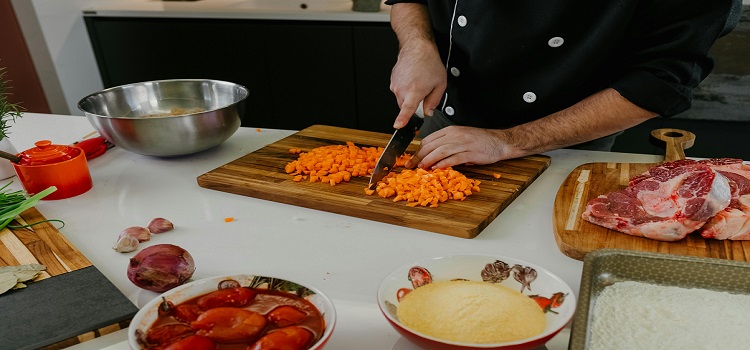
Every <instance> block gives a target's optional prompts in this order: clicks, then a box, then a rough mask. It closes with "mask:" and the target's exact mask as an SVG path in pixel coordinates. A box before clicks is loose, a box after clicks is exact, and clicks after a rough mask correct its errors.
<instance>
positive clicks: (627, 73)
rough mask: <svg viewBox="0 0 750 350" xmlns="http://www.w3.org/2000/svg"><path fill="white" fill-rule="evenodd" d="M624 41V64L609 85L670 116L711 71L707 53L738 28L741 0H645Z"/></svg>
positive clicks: (685, 106) (689, 99) (689, 100)
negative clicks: (721, 38)
mask: <svg viewBox="0 0 750 350" xmlns="http://www.w3.org/2000/svg"><path fill="white" fill-rule="evenodd" d="M643 4H644V5H643V6H641V7H640V8H639V9H638V10H637V11H636V12H637V13H635V15H634V16H633V18H635V19H636V20H635V21H633V22H632V23H631V25H630V27H629V28H628V35H627V37H626V40H625V42H624V43H623V44H622V46H621V50H622V56H621V57H623V60H624V62H623V63H624V65H622V66H621V67H620V69H622V70H621V71H620V74H618V78H617V79H616V80H615V81H613V82H612V83H611V85H610V87H612V88H614V89H615V90H617V91H618V92H619V93H620V94H621V95H622V96H624V97H625V98H627V99H628V100H630V101H631V102H633V103H635V104H636V105H638V106H640V107H642V108H645V109H647V110H650V111H652V112H655V113H658V114H659V115H661V116H662V117H670V116H673V115H675V114H678V113H680V112H683V111H685V110H687V109H689V108H690V107H691V105H692V100H693V90H694V89H695V88H696V87H697V86H698V84H700V82H701V81H703V79H705V78H706V76H708V74H709V73H710V72H711V70H713V67H714V60H713V58H712V57H711V56H710V54H709V50H710V48H711V46H712V45H713V44H714V43H715V42H716V40H717V39H718V38H720V37H721V36H723V35H726V34H727V33H729V32H730V31H732V30H733V29H734V27H736V25H737V22H738V21H739V15H740V11H741V6H742V4H741V1H740V0H711V1H703V0H689V1H681V0H664V1H659V0H656V1H645V2H643Z"/></svg>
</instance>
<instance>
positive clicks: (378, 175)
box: [368, 103, 424, 189]
mask: <svg viewBox="0 0 750 350" xmlns="http://www.w3.org/2000/svg"><path fill="white" fill-rule="evenodd" d="M423 123H424V111H423V109H422V103H419V107H418V108H417V111H416V112H414V114H413V115H412V116H411V118H409V122H408V123H407V124H406V125H405V126H404V127H403V128H401V129H397V130H396V131H395V132H394V133H393V136H391V140H390V141H388V145H386V146H385V149H384V150H383V153H382V154H381V155H380V158H379V159H378V162H377V164H375V170H373V172H372V176H371V177H370V184H369V186H368V188H369V189H373V188H374V187H375V185H377V184H378V182H380V180H382V179H383V178H384V177H385V176H386V175H388V173H389V172H390V171H391V169H392V168H393V165H395V164H396V159H397V158H398V157H400V156H401V155H403V154H404V152H405V151H406V148H407V147H409V144H410V143H411V141H412V140H414V136H416V135H417V131H419V128H421V127H422V124H423Z"/></svg>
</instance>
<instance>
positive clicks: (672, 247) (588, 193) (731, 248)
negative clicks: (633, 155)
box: [553, 129, 750, 261]
mask: <svg viewBox="0 0 750 350" xmlns="http://www.w3.org/2000/svg"><path fill="white" fill-rule="evenodd" d="M651 135H652V136H653V137H654V138H657V139H659V140H661V141H663V142H665V143H666V145H667V147H666V156H665V161H673V160H677V159H684V158H685V153H684V149H685V148H689V147H690V146H692V145H693V142H694V141H695V135H693V134H692V133H690V132H688V131H684V130H677V129H658V130H654V131H653V132H652V133H651ZM657 164H658V163H588V164H583V165H580V166H578V167H577V168H576V169H575V170H573V171H572V172H571V173H570V175H568V177H567V178H566V179H565V180H564V181H563V183H562V185H561V186H560V189H559V190H558V192H557V197H556V198H555V204H554V214H553V226H554V230H555V240H556V241H557V245H558V248H559V249H560V251H561V252H562V253H563V254H565V255H567V256H569V257H571V258H573V259H577V260H583V258H584V257H585V256H586V254H587V253H589V252H592V251H594V250H597V249H601V248H619V249H628V250H638V251H645V252H657V253H667V254H677V255H691V256H698V257H708V258H720V259H729V260H739V261H750V241H730V240H715V239H705V238H703V237H701V236H700V235H699V234H695V233H693V234H689V235H687V237H685V238H684V239H682V240H679V241H676V242H662V241H656V240H652V239H648V238H642V237H635V236H631V235H628V234H625V233H621V232H617V231H614V230H610V229H607V228H605V227H602V226H598V225H594V224H592V223H590V222H587V221H585V220H583V219H582V218H581V214H582V213H583V211H584V210H585V209H586V204H587V203H588V202H589V200H591V199H593V198H595V197H597V196H599V195H601V194H606V193H609V192H612V191H615V190H618V189H622V188H625V187H626V186H627V184H628V181H629V180H630V178H632V177H633V176H635V175H638V174H641V173H643V172H645V171H646V170H648V169H649V168H650V167H652V166H655V165H657Z"/></svg>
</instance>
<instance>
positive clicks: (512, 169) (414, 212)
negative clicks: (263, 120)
mask: <svg viewBox="0 0 750 350" xmlns="http://www.w3.org/2000/svg"><path fill="white" fill-rule="evenodd" d="M389 139H390V135H387V134H383V133H376V132H370V131H362V130H353V129H346V128H339V127H333V126H325V125H313V126H311V127H309V128H307V129H304V130H301V131H299V132H297V133H295V134H293V135H291V136H289V137H286V138H284V139H282V140H279V141H277V142H274V143H272V144H270V145H268V146H266V147H263V148H261V149H259V150H257V151H255V152H252V153H250V154H247V155H245V156H243V157H241V158H239V159H236V160H234V161H232V162H230V163H228V164H225V165H223V166H221V167H218V168H216V169H214V170H211V171H209V172H207V173H205V174H203V175H200V176H199V177H198V179H197V180H198V184H199V185H200V186H201V187H204V188H209V189H213V190H217V191H223V192H229V193H234V194H239V195H243V196H249V197H254V198H260V199H265V200H269V201H274V202H280V203H286V204H291V205H296V206H301V207H306V208H311V209H317V210H322V211H327V212H332V213H337V214H343V215H348V216H353V217H358V218H362V219H368V220H374V221H379V222H385V223H389V224H394V225H399V226H404V227H410V228H415V229H420V230H425V231H430V232H436V233H441V234H446V235H451V236H456V237H461V238H474V237H476V236H477V235H478V234H479V233H480V232H481V231H482V230H483V229H484V228H485V227H486V226H487V225H488V224H489V223H490V222H492V220H493V219H494V218H495V217H497V215H498V214H500V212H501V211H502V210H503V209H505V208H506V207H507V206H508V205H509V204H510V203H511V202H512V201H513V200H514V199H515V198H516V197H518V195H519V194H520V193H521V192H522V191H523V190H524V189H526V188H527V187H528V186H529V185H530V184H531V182H532V181H534V179H536V178H537V177H538V176H539V174H541V173H542V172H543V171H544V170H545V169H547V167H548V166H549V164H550V161H551V160H550V157H548V156H544V155H535V156H529V157H524V158H520V159H513V160H507V161H501V162H498V163H495V164H491V165H482V166H479V165H474V166H457V167H454V169H456V170H459V171H460V172H461V173H463V174H464V175H466V176H467V177H469V178H472V179H479V180H481V181H482V183H481V184H480V189H481V192H476V193H474V194H472V195H471V196H469V197H467V198H466V200H464V201H456V200H448V201H446V202H444V203H440V205H439V206H438V207H436V208H428V207H419V206H418V207H413V208H412V207H408V206H406V204H405V203H406V202H393V201H392V200H391V199H385V198H381V197H379V196H377V195H371V196H368V195H365V192H364V190H365V188H367V184H368V181H369V177H357V178H352V180H351V181H350V182H348V183H345V182H342V183H339V184H337V185H335V186H331V185H329V184H323V183H320V182H315V183H310V182H307V181H302V182H294V181H293V180H292V176H291V175H289V174H287V173H286V172H285V171H284V167H285V166H286V165H287V164H288V163H289V162H291V161H293V160H295V159H297V157H298V156H297V155H293V154H289V149H291V148H299V149H301V150H302V151H309V150H311V149H313V148H316V147H322V146H328V145H336V144H345V143H346V142H347V141H351V142H354V144H356V145H357V146H360V147H385V145H386V144H387V143H388V140H389ZM417 149H418V143H417V142H416V141H415V142H412V144H411V145H410V146H409V148H408V149H407V153H414V152H416V151H417ZM395 170H397V171H398V170H399V169H398V168H396V169H395ZM496 173H499V174H501V177H500V178H499V179H496V178H494V176H493V174H496Z"/></svg>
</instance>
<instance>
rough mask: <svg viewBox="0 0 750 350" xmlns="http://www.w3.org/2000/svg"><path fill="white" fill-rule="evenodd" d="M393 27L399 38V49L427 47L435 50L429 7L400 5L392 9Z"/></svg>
mask: <svg viewBox="0 0 750 350" xmlns="http://www.w3.org/2000/svg"><path fill="white" fill-rule="evenodd" d="M391 27H392V28H393V32H394V33H396V37H398V42H399V47H400V48H401V49H403V48H404V47H405V46H407V47H408V46H412V45H418V46H423V45H426V46H428V47H432V48H435V50H437V47H436V46H435V41H434V40H433V36H432V24H431V22H430V14H429V12H428V10H427V6H426V5H423V4H417V3H399V4H394V5H393V6H392V7H391Z"/></svg>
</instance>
